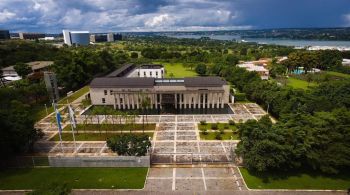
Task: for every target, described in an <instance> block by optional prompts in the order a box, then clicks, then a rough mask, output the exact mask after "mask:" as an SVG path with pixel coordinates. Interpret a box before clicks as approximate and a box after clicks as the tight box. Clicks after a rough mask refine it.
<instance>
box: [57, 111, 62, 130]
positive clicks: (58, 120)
mask: <svg viewBox="0 0 350 195" xmlns="http://www.w3.org/2000/svg"><path fill="white" fill-rule="evenodd" d="M56 120H57V126H58V131H59V133H60V134H61V133H62V126H61V121H62V118H61V114H60V112H59V111H58V110H56Z"/></svg>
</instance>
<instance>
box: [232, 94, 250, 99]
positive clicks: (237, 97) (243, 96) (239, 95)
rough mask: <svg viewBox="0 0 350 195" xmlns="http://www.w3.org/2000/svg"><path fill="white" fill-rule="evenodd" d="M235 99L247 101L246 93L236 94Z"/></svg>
mask: <svg viewBox="0 0 350 195" xmlns="http://www.w3.org/2000/svg"><path fill="white" fill-rule="evenodd" d="M234 97H235V101H245V100H246V99H247V98H246V95H245V93H235V94H234Z"/></svg>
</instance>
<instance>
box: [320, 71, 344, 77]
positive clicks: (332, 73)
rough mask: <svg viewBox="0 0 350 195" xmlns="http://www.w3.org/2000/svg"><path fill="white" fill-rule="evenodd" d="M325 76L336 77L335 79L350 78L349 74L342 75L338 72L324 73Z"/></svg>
mask: <svg viewBox="0 0 350 195" xmlns="http://www.w3.org/2000/svg"><path fill="white" fill-rule="evenodd" d="M325 72H326V73H327V74H329V75H332V76H336V77H342V78H350V74H344V73H340V72H333V71H325Z"/></svg>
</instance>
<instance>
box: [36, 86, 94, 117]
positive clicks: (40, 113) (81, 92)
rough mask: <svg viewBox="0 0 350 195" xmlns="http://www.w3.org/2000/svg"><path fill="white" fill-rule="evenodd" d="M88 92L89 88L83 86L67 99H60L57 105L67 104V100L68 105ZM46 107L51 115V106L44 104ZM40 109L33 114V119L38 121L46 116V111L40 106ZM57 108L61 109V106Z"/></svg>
mask: <svg viewBox="0 0 350 195" xmlns="http://www.w3.org/2000/svg"><path fill="white" fill-rule="evenodd" d="M89 90H90V87H89V86H85V87H83V88H81V89H79V90H77V91H76V92H74V93H73V94H72V95H71V96H69V97H64V98H62V99H61V100H60V101H58V104H66V103H67V100H68V102H69V103H71V102H73V101H74V100H76V99H78V98H79V97H81V96H82V95H84V94H85V93H87V92H89ZM46 105H47V112H48V113H49V114H50V113H52V112H53V111H54V110H53V107H52V105H51V104H46ZM40 107H41V109H40V110H38V111H37V112H36V114H35V119H37V120H40V119H42V118H44V117H45V116H46V110H45V106H44V105H42V106H40ZM58 107H59V108H60V107H62V106H60V105H59V106H58Z"/></svg>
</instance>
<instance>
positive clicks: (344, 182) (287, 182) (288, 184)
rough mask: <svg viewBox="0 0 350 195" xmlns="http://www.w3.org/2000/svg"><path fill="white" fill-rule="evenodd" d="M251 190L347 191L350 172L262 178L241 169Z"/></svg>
mask: <svg viewBox="0 0 350 195" xmlns="http://www.w3.org/2000/svg"><path fill="white" fill-rule="evenodd" d="M239 170H240V171H241V173H242V175H243V177H244V180H245V182H246V184H247V185H248V187H249V188H250V189H319V190H323V189H328V190H346V189H348V188H349V186H350V172H349V171H345V172H340V173H338V174H336V175H324V174H319V173H316V172H311V171H307V172H306V171H304V172H302V171H299V172H298V171H293V172H290V173H288V172H282V173H279V174H276V173H275V174H273V173H270V172H268V173H267V174H264V175H262V176H257V175H253V174H251V173H249V172H248V170H247V169H245V168H239Z"/></svg>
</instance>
